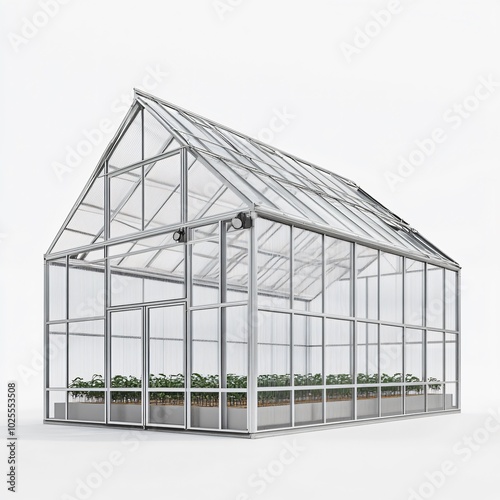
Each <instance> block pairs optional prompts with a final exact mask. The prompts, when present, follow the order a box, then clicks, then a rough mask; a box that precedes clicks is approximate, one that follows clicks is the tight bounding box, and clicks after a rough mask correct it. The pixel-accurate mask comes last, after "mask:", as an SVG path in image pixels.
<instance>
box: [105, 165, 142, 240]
mask: <svg viewBox="0 0 500 500" xmlns="http://www.w3.org/2000/svg"><path fill="white" fill-rule="evenodd" d="M142 174H143V168H142V167H139V168H136V169H134V170H131V171H129V172H125V173H123V174H121V175H117V176H115V177H111V178H110V179H109V192H110V217H111V224H110V236H111V237H112V238H115V237H117V236H124V235H127V234H130V233H133V232H136V231H141V230H142V224H143V213H142Z"/></svg>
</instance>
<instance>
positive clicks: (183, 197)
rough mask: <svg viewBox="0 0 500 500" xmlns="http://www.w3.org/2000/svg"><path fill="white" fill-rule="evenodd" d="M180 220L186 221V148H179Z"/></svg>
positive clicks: (187, 189)
mask: <svg viewBox="0 0 500 500" xmlns="http://www.w3.org/2000/svg"><path fill="white" fill-rule="evenodd" d="M180 156H181V188H180V189H181V222H182V223H185V222H187V221H188V191H189V185H188V182H189V179H188V154H187V149H186V148H182V150H181V155H180Z"/></svg>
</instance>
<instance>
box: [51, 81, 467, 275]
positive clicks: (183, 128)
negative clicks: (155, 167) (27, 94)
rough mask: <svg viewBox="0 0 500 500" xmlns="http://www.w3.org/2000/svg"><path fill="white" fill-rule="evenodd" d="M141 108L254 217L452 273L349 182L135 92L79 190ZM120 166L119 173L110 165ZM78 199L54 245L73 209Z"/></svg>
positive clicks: (437, 252) (398, 221)
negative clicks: (299, 226) (296, 225)
mask: <svg viewBox="0 0 500 500" xmlns="http://www.w3.org/2000/svg"><path fill="white" fill-rule="evenodd" d="M141 107H142V108H144V110H146V111H147V115H148V116H149V117H150V119H151V118H153V121H154V122H155V123H156V127H157V130H156V134H157V135H159V136H160V139H159V143H163V142H164V141H165V138H168V137H173V139H174V140H175V141H176V142H177V143H178V144H179V145H180V146H184V147H186V148H188V150H189V151H190V152H191V153H192V154H193V156H194V157H196V158H197V159H198V160H199V161H200V162H201V163H203V164H204V165H205V166H206V167H207V168H208V169H209V170H210V171H211V172H212V173H213V174H215V175H216V176H217V177H218V178H219V179H222V180H223V182H224V183H226V184H227V185H228V186H229V187H230V188H231V190H232V191H233V192H234V193H235V194H236V195H237V196H238V197H239V198H240V199H241V200H242V201H243V202H244V203H245V204H246V205H247V206H249V208H251V209H253V210H255V211H256V212H257V213H259V214H261V215H268V216H274V217H277V218H283V219H285V220H290V222H296V223H300V224H303V225H306V226H308V227H310V228H311V229H315V228H316V229H317V230H320V231H321V230H324V231H326V232H330V233H332V234H334V235H338V236H339V237H345V238H347V239H355V240H356V241H360V242H362V243H363V242H364V243H366V244H371V245H374V246H379V247H380V248H384V249H389V250H390V249H394V251H396V252H397V251H398V250H399V251H400V252H405V253H407V254H410V255H415V257H417V258H418V257H421V258H424V259H429V260H433V261H439V262H442V263H443V264H448V265H452V266H453V267H458V264H457V263H456V262H455V261H453V260H452V259H451V258H450V257H448V256H447V255H446V254H445V253H443V252H442V251H441V250H439V249H438V248H437V247H435V246H434V245H433V244H431V243H430V242H429V241H427V240H426V239H425V238H424V237H422V236H421V235H420V234H419V233H418V232H417V231H416V230H415V229H413V228H412V227H411V226H410V225H409V224H408V223H407V222H405V221H404V220H403V219H402V218H400V217H398V216H397V215H396V214H394V213H393V212H391V211H390V210H389V209H387V208H386V207H385V206H383V205H382V204H381V203H379V202H378V201H376V200H375V199H374V198H372V197H371V196H370V195H368V193H366V192H365V191H364V190H363V189H361V188H360V187H359V186H358V185H357V184H356V183H354V182H353V181H351V180H349V179H346V178H345V177H342V176H340V175H337V174H335V173H333V172H331V171H329V170H327V169H324V168H321V167H318V166H316V165H313V164H311V163H310V162H307V161H305V160H302V159H300V158H298V157H296V156H294V155H291V154H289V153H286V152H284V151H281V150H279V149H277V148H274V147H272V146H270V145H268V144H264V143H263V142H261V141H259V140H257V139H253V138H251V137H248V136H246V135H244V134H242V133H239V132H237V131H235V130H232V129H231V128H229V127H226V126H224V125H221V124H218V123H216V122H214V121H212V120H210V119H208V118H204V117H202V116H200V115H197V114H195V113H192V112H190V111H187V110H185V109H182V108H180V107H178V106H175V105H173V104H171V103H169V102H167V101H164V100H162V99H160V98H158V97H155V96H152V95H150V94H148V93H146V92H143V91H141V90H137V89H136V90H135V99H134V103H133V105H132V107H131V110H130V111H129V113H128V115H127V117H126V118H125V120H124V122H123V123H122V125H121V127H120V129H119V131H118V132H117V134H116V135H115V137H114V138H113V140H112V141H111V143H110V145H109V146H108V148H107V149H106V151H105V153H104V154H103V157H102V158H101V161H100V162H99V166H98V168H97V169H96V171H95V172H94V174H93V176H92V178H91V180H90V181H89V183H88V184H87V187H86V189H87V190H88V188H89V186H90V185H91V184H92V182H93V181H94V180H95V179H96V178H98V177H99V175H101V174H102V168H103V164H104V161H105V160H106V159H111V158H113V156H114V155H116V149H117V147H118V145H119V144H120V141H123V137H124V134H125V132H126V131H127V129H128V128H129V127H130V126H131V123H133V121H134V119H135V118H136V115H137V112H138V111H137V110H138V109H140V108H141ZM162 131H163V132H164V134H165V137H164V138H163V139H162V138H161V133H162ZM129 136H130V134H129ZM127 151H128V149H127ZM157 154H158V153H157ZM139 160H140V159H139V158H137V159H136V160H135V161H136V162H138V161H139ZM129 163H133V160H132V161H130V160H129ZM121 166H125V165H117V167H121ZM84 193H85V190H84ZM84 193H82V196H80V198H79V201H78V202H77V203H76V204H75V207H74V208H73V210H72V212H71V213H70V215H69V216H68V218H67V219H66V222H65V225H63V228H62V229H61V231H60V232H59V234H58V237H59V236H60V235H61V232H62V231H63V230H64V228H65V227H66V225H67V223H68V222H69V220H70V219H71V217H72V215H74V213H75V211H76V210H77V209H78V206H79V203H81V202H82V200H83V195H84ZM58 237H56V240H57V239H58ZM54 244H55V242H54V243H53V244H52V245H51V247H50V249H49V253H50V252H51V251H52V250H53V248H54Z"/></svg>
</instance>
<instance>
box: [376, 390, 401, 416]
mask: <svg viewBox="0 0 500 500" xmlns="http://www.w3.org/2000/svg"><path fill="white" fill-rule="evenodd" d="M381 391H382V398H381V400H380V404H381V416H382V417H390V416H394V415H402V414H403V388H402V387H401V386H399V387H398V386H390V385H386V386H383V387H382V388H381Z"/></svg>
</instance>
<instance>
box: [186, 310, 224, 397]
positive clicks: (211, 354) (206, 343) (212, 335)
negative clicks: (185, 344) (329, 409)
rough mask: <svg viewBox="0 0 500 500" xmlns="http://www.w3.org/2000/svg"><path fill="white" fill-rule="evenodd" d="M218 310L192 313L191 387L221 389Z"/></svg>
mask: <svg viewBox="0 0 500 500" xmlns="http://www.w3.org/2000/svg"><path fill="white" fill-rule="evenodd" d="M218 312H219V311H218V309H204V310H201V311H193V312H192V313H191V321H192V324H191V331H192V350H191V370H192V375H191V387H194V388H207V387H209V388H216V387H219V314H218Z"/></svg>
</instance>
